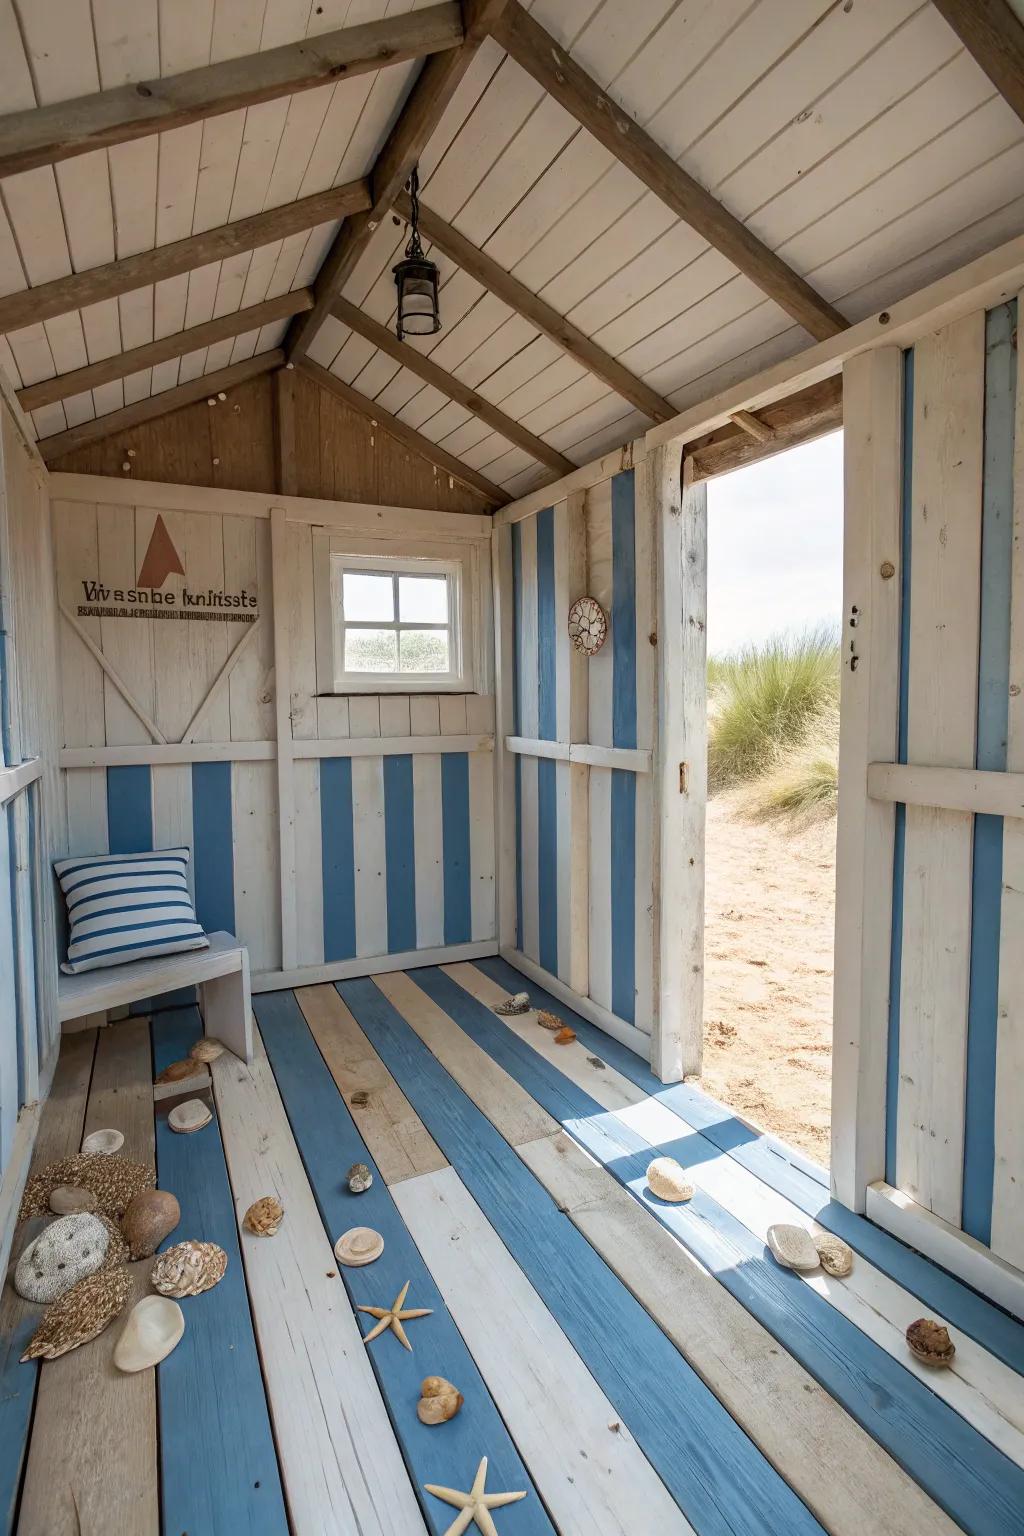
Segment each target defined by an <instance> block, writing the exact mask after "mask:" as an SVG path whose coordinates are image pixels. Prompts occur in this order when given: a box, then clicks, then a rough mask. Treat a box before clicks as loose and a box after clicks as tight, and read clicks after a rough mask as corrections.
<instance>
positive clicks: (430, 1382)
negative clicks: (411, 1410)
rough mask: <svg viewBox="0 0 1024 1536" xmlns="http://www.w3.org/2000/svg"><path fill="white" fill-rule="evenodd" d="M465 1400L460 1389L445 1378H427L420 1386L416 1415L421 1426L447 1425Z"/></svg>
mask: <svg viewBox="0 0 1024 1536" xmlns="http://www.w3.org/2000/svg"><path fill="white" fill-rule="evenodd" d="M464 1401H465V1399H464V1398H463V1396H462V1393H461V1392H460V1391H459V1389H458V1387H453V1386H452V1384H451V1382H450V1381H446V1380H445V1378H444V1377H443V1376H427V1377H425V1378H424V1380H423V1382H422V1383H421V1385H420V1400H419V1402H418V1403H417V1404H416V1414H417V1417H418V1418H419V1421H420V1423H421V1424H447V1422H448V1420H449V1419H454V1417H455V1415H456V1414H457V1413H458V1411H459V1409H460V1408H461V1407H462V1404H463V1402H464Z"/></svg>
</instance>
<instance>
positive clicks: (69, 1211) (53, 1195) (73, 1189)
mask: <svg viewBox="0 0 1024 1536" xmlns="http://www.w3.org/2000/svg"><path fill="white" fill-rule="evenodd" d="M95 1209H96V1196H95V1195H94V1194H93V1192H92V1190H91V1189H82V1188H81V1186H80V1185H76V1184H58V1185H57V1188H56V1189H54V1190H51V1191H50V1210H51V1211H53V1213H54V1215H56V1216H77V1215H78V1213H79V1212H80V1211H94V1210H95Z"/></svg>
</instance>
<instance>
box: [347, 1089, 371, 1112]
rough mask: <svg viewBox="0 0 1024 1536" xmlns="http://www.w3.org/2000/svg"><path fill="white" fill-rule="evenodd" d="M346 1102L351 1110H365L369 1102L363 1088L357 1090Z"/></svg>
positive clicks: (368, 1096)
mask: <svg viewBox="0 0 1024 1536" xmlns="http://www.w3.org/2000/svg"><path fill="white" fill-rule="evenodd" d="M348 1102H349V1104H350V1105H351V1106H352V1108H353V1109H365V1108H366V1106H367V1104H369V1102H370V1095H369V1094H368V1093H367V1091H366V1089H365V1088H357V1089H356V1091H355V1093H354V1094H353V1095H352V1097H351V1098H350V1099H349V1101H348Z"/></svg>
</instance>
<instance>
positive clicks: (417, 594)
mask: <svg viewBox="0 0 1024 1536" xmlns="http://www.w3.org/2000/svg"><path fill="white" fill-rule="evenodd" d="M398 617H399V618H400V619H401V620H402V623H403V624H447V623H448V578H447V577H446V576H399V578H398Z"/></svg>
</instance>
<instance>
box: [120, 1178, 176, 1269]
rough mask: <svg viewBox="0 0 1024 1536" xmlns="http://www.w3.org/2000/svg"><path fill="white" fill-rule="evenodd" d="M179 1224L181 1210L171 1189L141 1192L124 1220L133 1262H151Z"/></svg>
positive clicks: (123, 1225) (122, 1229)
mask: <svg viewBox="0 0 1024 1536" xmlns="http://www.w3.org/2000/svg"><path fill="white" fill-rule="evenodd" d="M180 1220H181V1206H180V1205H179V1204H178V1202H177V1200H176V1199H175V1197H174V1195H172V1194H171V1192H170V1190H169V1189H144V1190H142V1192H141V1193H140V1194H138V1195H136V1196H135V1198H134V1200H132V1201H131V1203H130V1204H129V1206H128V1209H127V1210H126V1211H125V1213H124V1215H123V1216H122V1218H121V1231H122V1232H123V1233H124V1235H125V1238H126V1239H127V1242H128V1247H129V1248H130V1249H131V1255H132V1258H133V1259H148V1258H150V1257H151V1256H152V1255H153V1254H154V1253H156V1251H157V1249H158V1248H159V1246H160V1244H161V1243H162V1242H163V1240H164V1238H165V1237H166V1236H167V1235H168V1233H169V1232H173V1231H174V1229H175V1227H176V1226H177V1225H178V1222H179V1221H180Z"/></svg>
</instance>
